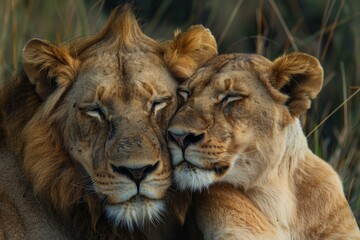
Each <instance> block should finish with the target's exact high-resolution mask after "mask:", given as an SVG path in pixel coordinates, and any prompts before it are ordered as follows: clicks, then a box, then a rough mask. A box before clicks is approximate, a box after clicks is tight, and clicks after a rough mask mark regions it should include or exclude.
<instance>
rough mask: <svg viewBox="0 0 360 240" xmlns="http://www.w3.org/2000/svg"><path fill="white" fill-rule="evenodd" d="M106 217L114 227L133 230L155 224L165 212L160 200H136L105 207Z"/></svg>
mask: <svg viewBox="0 0 360 240" xmlns="http://www.w3.org/2000/svg"><path fill="white" fill-rule="evenodd" d="M105 211H106V215H107V217H108V218H109V219H110V220H111V221H112V223H113V224H114V225H115V226H119V225H121V226H123V227H126V228H127V229H129V230H133V229H134V227H135V226H137V227H139V228H142V227H144V225H145V224H146V223H147V222H151V223H156V222H158V221H160V220H161V217H162V215H163V213H164V212H165V205H164V203H163V201H161V200H148V201H143V200H138V201H134V202H126V203H124V204H118V205H108V206H106V207H105Z"/></svg>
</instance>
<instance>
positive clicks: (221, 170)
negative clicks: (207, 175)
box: [175, 160, 229, 175]
mask: <svg viewBox="0 0 360 240" xmlns="http://www.w3.org/2000/svg"><path fill="white" fill-rule="evenodd" d="M177 167H182V168H185V169H188V170H191V171H195V170H196V169H200V170H203V171H208V172H215V174H217V175H223V174H224V173H225V172H226V171H227V170H228V169H229V166H227V165H224V166H219V165H215V166H213V167H211V168H205V167H202V166H198V165H196V164H193V163H191V162H189V161H187V160H183V161H182V162H180V163H179V164H178V165H177V166H175V168H177Z"/></svg>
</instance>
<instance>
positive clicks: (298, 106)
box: [270, 53, 323, 117]
mask: <svg viewBox="0 0 360 240" xmlns="http://www.w3.org/2000/svg"><path fill="white" fill-rule="evenodd" d="M271 73H272V77H271V78H270V83H271V84H272V86H273V87H275V88H276V89H277V90H279V91H280V92H281V93H283V94H286V95H288V100H287V103H286V105H287V106H288V108H289V111H290V114H291V115H292V116H293V117H299V116H300V115H301V114H302V113H303V112H305V111H306V110H307V109H309V108H310V103H311V100H312V99H314V98H315V97H316V95H317V94H318V93H319V92H320V89H321V87H322V83H323V69H322V67H321V65H320V62H319V61H318V60H317V59H316V58H315V57H313V56H310V55H308V54H305V53H292V54H289V55H285V56H282V57H279V58H277V59H276V60H275V61H274V62H273V64H272V66H271Z"/></svg>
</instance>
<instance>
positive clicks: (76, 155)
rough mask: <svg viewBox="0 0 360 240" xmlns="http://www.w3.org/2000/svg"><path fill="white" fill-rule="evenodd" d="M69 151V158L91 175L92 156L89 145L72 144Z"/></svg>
mask: <svg viewBox="0 0 360 240" xmlns="http://www.w3.org/2000/svg"><path fill="white" fill-rule="evenodd" d="M69 150H70V151H69V152H70V155H71V158H72V159H73V160H74V161H75V162H76V163H77V164H80V165H81V166H82V167H83V168H84V170H85V171H86V172H87V174H93V172H94V170H93V157H92V155H93V154H92V149H91V147H90V144H88V143H81V142H78V143H73V144H70V147H69Z"/></svg>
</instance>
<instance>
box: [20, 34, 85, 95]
mask: <svg viewBox="0 0 360 240" xmlns="http://www.w3.org/2000/svg"><path fill="white" fill-rule="evenodd" d="M22 63H23V67H24V71H25V73H26V75H27V76H28V78H29V81H30V83H31V84H33V85H35V86H36V93H37V94H38V95H39V97H40V98H41V99H42V100H45V99H46V98H47V97H48V96H49V95H50V94H51V93H52V92H53V91H54V90H55V89H56V88H57V86H58V85H61V86H69V85H70V84H71V83H72V81H73V80H74V78H75V76H76V72H77V68H78V65H79V62H78V61H77V60H76V59H74V58H72V57H71V56H70V54H69V53H68V51H67V49H66V48H64V47H58V46H55V45H53V44H51V43H49V42H47V41H43V40H40V39H32V40H30V41H29V42H28V43H27V44H26V46H25V47H24V49H23V54H22Z"/></svg>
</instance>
